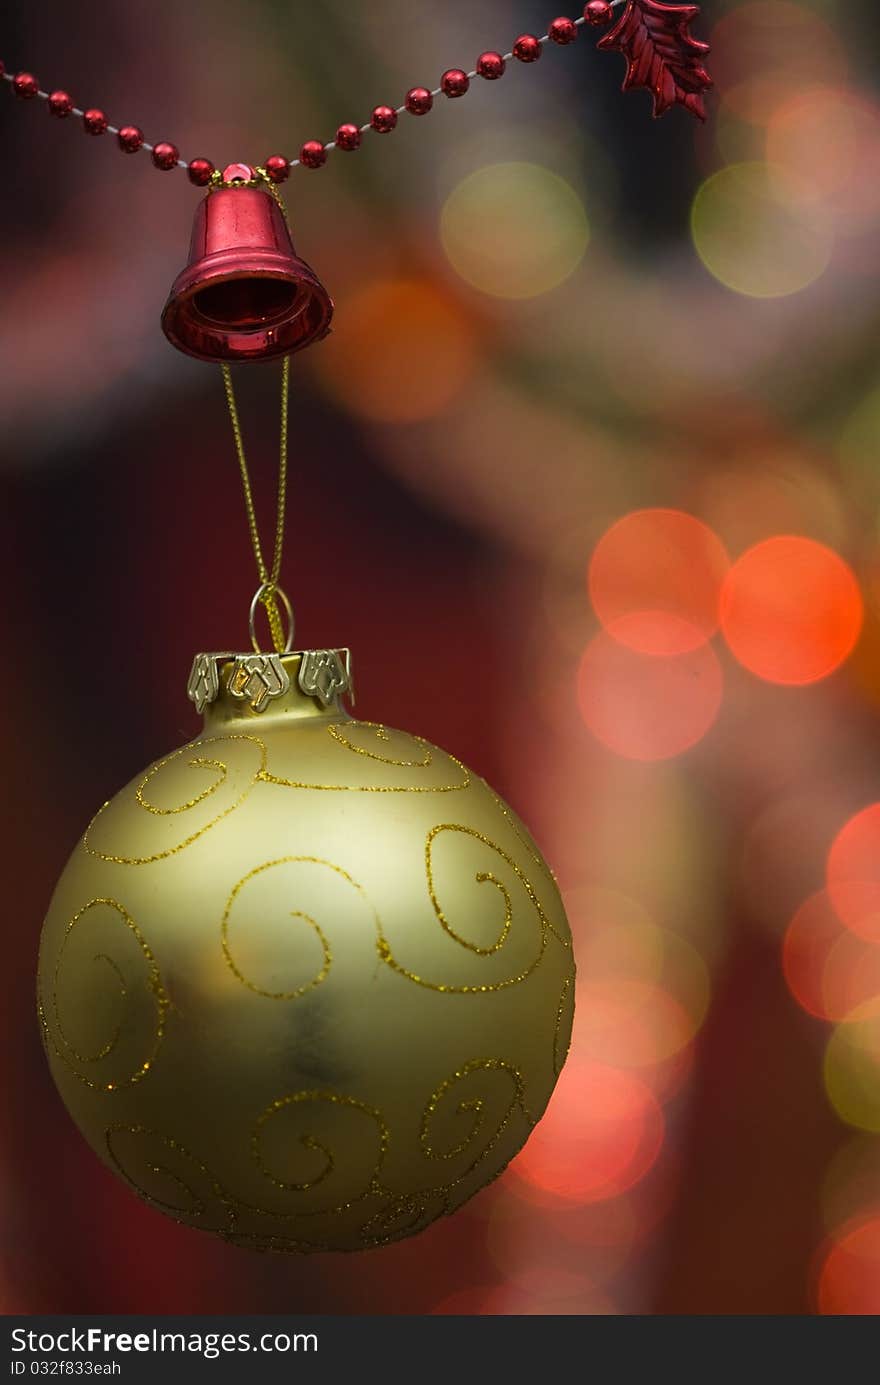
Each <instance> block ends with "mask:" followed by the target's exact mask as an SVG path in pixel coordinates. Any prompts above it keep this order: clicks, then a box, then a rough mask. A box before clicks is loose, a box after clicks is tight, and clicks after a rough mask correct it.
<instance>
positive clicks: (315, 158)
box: [299, 139, 327, 168]
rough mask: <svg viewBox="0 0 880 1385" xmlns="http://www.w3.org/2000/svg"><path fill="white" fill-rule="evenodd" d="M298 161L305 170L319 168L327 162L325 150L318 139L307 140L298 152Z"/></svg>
mask: <svg viewBox="0 0 880 1385" xmlns="http://www.w3.org/2000/svg"><path fill="white" fill-rule="evenodd" d="M299 161H300V163H301V164H305V166H306V168H320V167H321V164H325V163H326V162H327V150H326V149H325V148H324V146H323V144H322V143H321V141H320V140H319V139H307V140H306V142H305V144H304V145H303V147H302V149H301V150H300V151H299Z"/></svg>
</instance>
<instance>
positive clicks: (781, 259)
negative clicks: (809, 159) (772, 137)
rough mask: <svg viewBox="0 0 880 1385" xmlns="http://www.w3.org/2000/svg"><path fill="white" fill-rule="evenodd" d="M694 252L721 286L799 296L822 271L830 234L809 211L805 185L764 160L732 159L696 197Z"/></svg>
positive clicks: (749, 293)
mask: <svg viewBox="0 0 880 1385" xmlns="http://www.w3.org/2000/svg"><path fill="white" fill-rule="evenodd" d="M691 234H692V236H693V241H694V246H695V248H696V251H697V254H698V255H699V257H700V259H701V260H702V261H703V264H704V265H705V266H706V268H707V269H708V271H709V273H710V274H712V275H713V276H714V277H715V278H716V279H717V280H718V282H719V283H720V284H723V285H724V287H725V288H728V289H732V290H733V291H734V292H735V293H742V294H745V295H746V296H747V297H750V298H784V297H786V296H787V295H788V294H791V293H799V292H800V291H801V290H802V289H805V288H807V287H808V285H810V284H812V283H814V282H815V280H816V279H818V278H819V276H820V275H821V274H823V273H824V271H825V270H826V269H827V267H828V264H829V262H830V259H831V250H832V246H833V244H834V233H833V231H832V230H831V229H830V228H829V227H828V226H827V225H823V224H822V223H821V222H820V221H819V220H818V219H817V218H816V215H815V208H814V207H813V205H812V203H811V200H810V193H809V185H808V184H807V185H805V184H804V182H803V180H801V179H800V178H798V177H796V176H795V175H793V174H791V173H790V172H789V171H788V170H787V169H784V168H779V167H777V166H776V165H771V164H767V163H762V162H753V163H741V164H730V165H728V167H726V168H722V169H719V171H718V172H717V173H713V174H712V175H711V177H710V178H707V179H706V181H705V182H704V183H703V185H702V187H700V189H699V190H698V192H697V195H696V197H695V198H694V204H693V207H692V209H691Z"/></svg>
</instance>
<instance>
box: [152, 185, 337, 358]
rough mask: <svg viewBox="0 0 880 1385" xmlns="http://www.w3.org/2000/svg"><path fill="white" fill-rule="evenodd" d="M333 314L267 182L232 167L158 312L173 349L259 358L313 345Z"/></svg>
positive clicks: (203, 206)
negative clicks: (160, 310) (302, 256)
mask: <svg viewBox="0 0 880 1385" xmlns="http://www.w3.org/2000/svg"><path fill="white" fill-rule="evenodd" d="M332 316H333V300H332V299H331V297H330V295H329V293H328V292H327V290H326V288H325V287H324V285H323V284H322V283H321V280H320V279H319V278H318V276H317V274H316V273H315V271H314V270H313V269H312V268H311V267H310V266H309V265H307V264H306V263H305V261H304V260H301V259H300V258H299V256H298V255H297V254H296V252H295V250H294V248H293V241H292V240H291V237H290V231H289V230H288V226H287V222H286V220H285V217H284V213H283V210H282V208H281V206H280V205H279V203H278V202H277V201H276V200H275V198H274V197H273V195H272V193H271V192H270V191H269V190H268V185H263V184H261V182H260V179H259V176H258V174H257V173H256V171H255V170H254V169H252V168H250V167H249V165H247V164H230V165H229V167H228V168H225V169H224V170H223V175H222V180H221V182H220V185H219V186H218V187H217V188H212V189H211V191H210V192H209V193H208V194H207V196H206V197H205V199H204V201H202V202H201V203H200V204H199V206H198V208H197V210H196V215H195V221H194V223H193V233H192V242H191V244H190V251H189V261H188V263H187V265H186V268H185V269H183V270H182V271H181V272H180V274H178V276H177V278H176V279H175V281H174V283H173V285H172V286H171V293H170V295H169V297H168V302H167V303H166V304H165V308H164V311H163V313H162V329H163V331H164V332H165V335H166V337H167V338H168V340H169V341H170V342H171V344H172V346H176V347H177V348H178V350H179V351H184V352H186V354H187V355H188V356H195V357H196V358H197V359H198V360H200V361H229V362H234V361H265V360H269V359H271V358H272V357H273V356H286V355H290V354H291V352H294V351H300V350H302V348H303V347H304V346H308V345H309V344H310V343H311V342H313V341H319V340H320V338H321V337H324V336H326V335H327V332H328V331H329V330H330V320H331V318H332Z"/></svg>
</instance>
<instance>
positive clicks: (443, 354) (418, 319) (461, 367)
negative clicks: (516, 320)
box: [315, 279, 478, 423]
mask: <svg viewBox="0 0 880 1385" xmlns="http://www.w3.org/2000/svg"><path fill="white" fill-rule="evenodd" d="M477 358H478V348H477V342H476V333H475V329H474V326H473V324H472V323H471V321H470V320H469V318H468V316H467V314H466V312H465V311H464V309H463V308H462V307H461V305H460V304H458V303H457V302H456V301H455V299H454V298H452V297H451V296H450V295H449V294H448V293H444V292H443V291H442V289H441V288H438V286H437V284H436V283H435V282H430V281H428V280H421V279H383V280H378V281H375V282H372V283H368V284H366V285H365V286H364V287H363V288H362V289H361V290H360V291H359V292H353V293H352V294H351V295H350V296H349V298H348V302H347V304H346V311H345V313H344V314H343V315H341V316H340V319H339V322H338V324H337V323H336V322H334V330H333V332H332V333H331V334H330V336H328V338H327V340H326V341H325V342H323V343H322V345H321V350H320V352H319V353H317V354H316V356H315V365H316V369H317V370H318V371H319V372H320V375H321V378H322V380H323V382H324V384H325V387H326V388H327V390H328V391H329V392H330V393H331V394H333V395H334V396H335V397H336V398H337V399H338V400H339V401H340V402H341V403H343V404H344V405H346V406H347V407H348V408H350V409H352V410H353V411H354V412H355V413H356V414H360V415H361V416H362V417H364V418H368V419H375V420H377V421H381V422H385V423H409V422H413V421H415V420H416V419H424V418H429V417H431V416H432V415H434V414H436V413H438V412H439V411H440V410H441V409H444V408H445V407H446V406H447V405H448V404H449V403H450V402H451V401H452V400H453V399H454V398H455V396H456V395H457V394H458V392H459V391H460V390H461V389H462V388H463V387H464V385H465V384H467V383H468V382H469V380H470V379H471V376H472V374H473V371H474V369H475V366H476V362H477Z"/></svg>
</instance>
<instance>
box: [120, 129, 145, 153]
mask: <svg viewBox="0 0 880 1385" xmlns="http://www.w3.org/2000/svg"><path fill="white" fill-rule="evenodd" d="M116 138H117V139H118V140H119V148H120V149H122V150H124V152H125V153H126V154H136V153H137V151H138V150H139V149H140V147H141V145H142V144H143V142H144V132H143V130H139V129H138V127H137V125H123V127H122V129H121V130H120V131H119V134H118V135H117V136H116Z"/></svg>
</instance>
